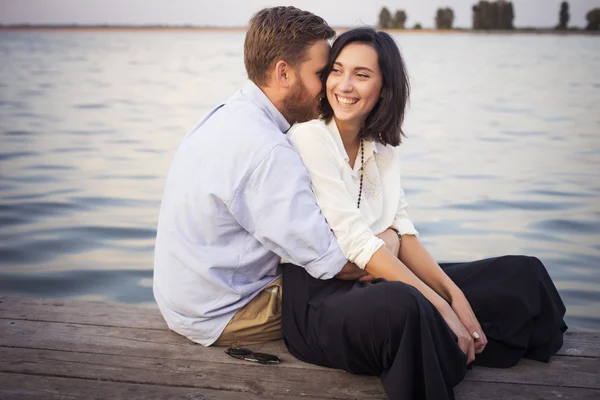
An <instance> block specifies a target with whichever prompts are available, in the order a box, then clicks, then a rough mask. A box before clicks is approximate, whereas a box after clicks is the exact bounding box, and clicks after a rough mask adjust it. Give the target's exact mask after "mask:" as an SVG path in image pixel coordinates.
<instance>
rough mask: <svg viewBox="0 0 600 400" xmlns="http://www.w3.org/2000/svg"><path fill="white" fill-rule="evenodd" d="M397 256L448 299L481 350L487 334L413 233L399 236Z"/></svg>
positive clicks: (463, 296) (465, 301)
mask: <svg viewBox="0 0 600 400" xmlns="http://www.w3.org/2000/svg"><path fill="white" fill-rule="evenodd" d="M398 258H399V259H400V260H401V261H402V262H403V263H404V264H405V265H406V266H407V267H408V268H409V269H410V270H411V271H412V272H413V273H414V274H415V275H416V276H417V277H419V278H420V279H421V280H422V281H423V282H425V283H426V284H427V285H428V286H429V287H431V288H432V289H433V290H435V292H436V293H437V294H438V295H439V296H441V297H442V298H444V299H445V300H446V301H447V302H448V303H450V305H451V307H452V310H454V312H455V313H456V315H457V316H458V318H459V319H460V321H461V322H462V324H463V325H464V326H465V327H466V329H467V330H468V331H469V333H470V334H471V335H472V336H473V337H474V338H475V339H476V341H475V352H476V353H481V352H482V351H483V349H484V348H485V346H486V344H487V338H486V336H485V334H484V333H483V330H482V329H481V326H480V324H479V321H478V320H477V317H476V316H475V313H474V312H473V309H472V308H471V305H470V304H469V302H468V301H467V298H466V297H465V295H464V293H463V292H462V290H460V288H459V287H458V286H456V284H455V283H454V282H453V281H452V279H450V277H449V276H448V275H446V273H445V272H444V271H443V270H442V269H441V268H440V266H439V265H438V263H437V262H435V260H434V259H433V257H431V255H430V254H429V252H428V251H427V249H425V247H424V246H423V245H422V244H421V242H420V241H419V239H418V238H417V237H416V236H414V235H404V236H402V245H401V246H400V251H399V253H398Z"/></svg>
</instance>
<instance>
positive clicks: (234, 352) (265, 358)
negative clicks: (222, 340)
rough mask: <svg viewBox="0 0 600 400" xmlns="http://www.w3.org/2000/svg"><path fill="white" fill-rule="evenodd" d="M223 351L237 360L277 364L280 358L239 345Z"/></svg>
mask: <svg viewBox="0 0 600 400" xmlns="http://www.w3.org/2000/svg"><path fill="white" fill-rule="evenodd" d="M225 353H227V354H228V355H230V356H231V357H233V358H237V359H238V360H246V361H252V362H255V363H259V364H279V363H280V362H281V358H279V357H277V356H275V355H273V354H268V353H255V352H253V351H252V350H248V349H243V348H240V347H230V348H228V349H227V350H225Z"/></svg>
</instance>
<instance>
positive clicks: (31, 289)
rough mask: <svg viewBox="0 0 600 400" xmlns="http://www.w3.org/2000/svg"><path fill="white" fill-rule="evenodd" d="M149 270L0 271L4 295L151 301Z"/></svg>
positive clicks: (152, 300) (137, 301)
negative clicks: (96, 297)
mask: <svg viewBox="0 0 600 400" xmlns="http://www.w3.org/2000/svg"><path fill="white" fill-rule="evenodd" d="M151 279H152V271H151V270H102V271H96V270H70V271H57V272H40V273H36V274H35V275H32V274H0V293H2V294H3V295H18V296H23V294H24V293H26V294H27V295H28V296H31V297H50V298H53V297H54V298H55V297H56V295H57V293H60V296H61V297H75V296H86V297H90V296H98V297H100V298H101V299H104V300H110V301H118V302H123V303H140V302H144V303H146V302H147V303H154V297H153V295H152V288H151V287H150V286H149V285H147V284H144V283H145V282H147V281H151Z"/></svg>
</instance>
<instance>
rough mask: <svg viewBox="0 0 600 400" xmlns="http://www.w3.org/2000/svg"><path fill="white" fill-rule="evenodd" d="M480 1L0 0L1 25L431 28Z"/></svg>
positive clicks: (462, 23) (522, 11)
mask: <svg viewBox="0 0 600 400" xmlns="http://www.w3.org/2000/svg"><path fill="white" fill-rule="evenodd" d="M477 2H478V0H404V1H398V0H395V1H394V0H296V1H290V2H287V3H282V2H277V1H264V0H0V24H3V25H10V24H21V23H29V24H80V25H86V24H92V25H97V24H109V25H147V24H164V25H198V26H207V25H208V26H227V27H234V26H246V25H247V22H248V19H250V17H251V16H252V14H254V13H255V12H256V11H258V10H260V9H261V8H263V7H268V6H277V5H293V6H296V7H298V8H301V9H304V10H308V11H311V12H313V13H315V14H317V15H320V16H321V17H323V18H324V19H325V20H326V21H327V22H328V23H329V24H330V25H332V26H334V27H336V26H339V27H341V26H356V25H364V24H367V25H374V24H376V23H377V17H378V15H379V11H380V10H381V8H382V7H384V6H385V7H388V8H389V9H390V11H391V12H392V14H393V13H394V12H395V11H396V10H397V9H404V10H405V11H406V13H407V14H408V20H407V26H408V27H412V26H413V25H414V24H415V23H417V22H419V23H421V25H422V26H423V27H425V28H427V27H433V25H434V22H433V18H434V14H435V12H436V10H437V9H438V8H440V7H451V8H452V9H453V10H454V15H455V20H454V26H455V27H465V28H469V27H471V14H472V11H471V7H472V5H473V4H475V3H477ZM512 2H513V6H514V8H515V20H514V24H515V26H516V27H533V26H535V27H553V26H555V25H556V24H557V23H558V12H559V8H560V3H561V0H512ZM569 6H570V7H569V8H570V14H571V19H570V21H569V25H570V26H579V27H584V26H585V25H586V20H585V15H586V13H587V12H588V11H589V10H591V9H592V8H596V7H600V0H571V1H569Z"/></svg>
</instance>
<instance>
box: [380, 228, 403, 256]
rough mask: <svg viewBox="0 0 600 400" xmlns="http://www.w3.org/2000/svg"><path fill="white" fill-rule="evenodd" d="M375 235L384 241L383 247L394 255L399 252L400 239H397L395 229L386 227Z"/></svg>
mask: <svg viewBox="0 0 600 400" xmlns="http://www.w3.org/2000/svg"><path fill="white" fill-rule="evenodd" d="M377 237H378V238H379V239H381V240H383V241H384V242H385V247H387V249H388V250H389V251H390V252H391V253H392V254H393V255H395V256H396V257H398V253H399V252H400V239H398V233H396V231H395V230H393V229H391V228H388V229H386V230H385V231H383V232H381V233H380V234H379V235H377Z"/></svg>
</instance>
